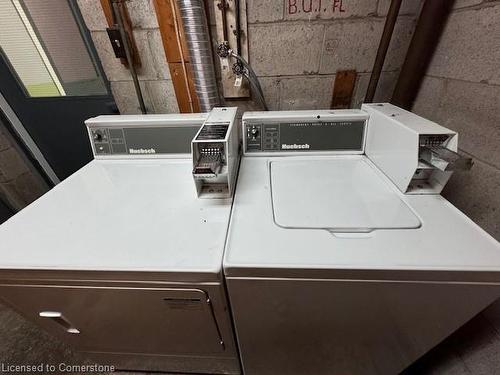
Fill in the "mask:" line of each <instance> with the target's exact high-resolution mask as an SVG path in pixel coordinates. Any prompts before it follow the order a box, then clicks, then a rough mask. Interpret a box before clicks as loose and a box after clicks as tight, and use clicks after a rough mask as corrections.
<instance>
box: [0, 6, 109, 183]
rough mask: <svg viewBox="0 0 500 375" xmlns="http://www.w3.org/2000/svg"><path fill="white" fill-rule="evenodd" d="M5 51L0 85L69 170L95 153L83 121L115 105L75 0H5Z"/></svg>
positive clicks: (1, 43) (1, 16)
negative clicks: (91, 147)
mask: <svg viewBox="0 0 500 375" xmlns="http://www.w3.org/2000/svg"><path fill="white" fill-rule="evenodd" d="M0 52H1V57H0V93H1V94H2V96H3V97H4V98H5V101H6V102H7V103H8V105H9V106H10V107H11V109H12V110H13V111H14V112H15V114H16V115H17V117H18V118H19V120H20V121H21V123H22V125H23V126H24V128H25V129H26V130H27V132H28V133H29V135H30V136H31V138H32V139H33V141H34V142H35V143H36V145H37V146H38V148H39V149H40V150H41V152H42V154H43V156H44V157H45V159H46V160H47V161H48V163H49V164H50V166H51V167H52V169H53V170H54V171H55V173H56V174H57V176H58V177H59V179H64V178H66V177H67V176H69V175H70V174H72V173H73V172H75V171H76V170H78V169H79V168H80V167H82V166H83V165H85V164H86V163H87V162H89V161H90V160H91V158H92V153H91V149H90V146H89V142H88V138H87V133H86V130H85V125H84V121H85V120H86V119H87V118H89V117H92V116H96V115H100V114H111V113H116V112H117V110H116V105H115V103H114V100H113V98H112V96H111V94H110V90H109V85H108V82H107V81H106V79H105V77H104V74H103V73H102V67H101V66H100V63H99V61H98V59H97V58H96V53H95V50H94V47H93V45H92V42H91V39H90V34H89V32H88V30H87V29H86V27H85V25H84V23H83V20H82V17H81V14H80V13H79V10H78V6H77V4H76V0H43V1H40V0H1V1H0Z"/></svg>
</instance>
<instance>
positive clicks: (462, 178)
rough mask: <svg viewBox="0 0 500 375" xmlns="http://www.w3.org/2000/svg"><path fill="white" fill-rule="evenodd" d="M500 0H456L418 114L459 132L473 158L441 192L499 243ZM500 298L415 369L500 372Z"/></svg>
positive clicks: (422, 91)
mask: <svg viewBox="0 0 500 375" xmlns="http://www.w3.org/2000/svg"><path fill="white" fill-rule="evenodd" d="M499 61H500V1H486V0H457V1H456V2H455V8H454V10H453V12H452V14H451V16H450V19H449V20H448V23H447V26H446V28H445V31H444V34H443V37H442V38H441V40H440V42H439V45H438V47H437V51H436V53H435V55H434V56H433V59H432V62H431V64H430V67H429V70H428V72H427V75H426V77H425V79H424V82H423V85H422V87H421V89H420V92H419V94H418V97H417V100H416V102H415V105H414V107H413V111H414V112H416V113H418V114H420V115H422V116H424V117H427V118H430V119H432V120H433V121H436V122H438V123H440V124H442V125H444V126H446V127H448V128H451V129H453V130H456V131H457V132H459V141H458V143H459V148H460V151H461V152H463V153H464V154H467V155H470V156H471V157H472V158H473V159H474V162H475V165H474V166H473V167H472V170H471V171H469V172H463V173H455V174H454V175H453V177H452V178H451V180H450V182H449V183H448V185H447V186H446V188H445V190H444V191H443V195H444V196H445V197H446V198H447V199H449V200H450V201H451V202H452V203H453V204H455V205H456V206H457V207H458V208H459V209H460V210H462V211H463V212H465V213H466V214H467V215H468V216H469V217H470V218H471V219H472V220H474V221H475V222H476V223H477V224H479V225H480V226H481V227H482V228H484V229H485V230H486V231H487V232H489V233H490V234H491V235H492V236H493V237H495V238H496V239H497V240H499V241H500V64H499ZM499 353H500V300H498V301H497V302H496V303H494V304H493V305H492V306H491V307H489V308H488V309H487V310H485V311H484V312H483V313H482V314H481V315H479V316H478V317H476V318H475V319H473V320H472V321H471V322H470V323H469V324H468V325H466V326H465V327H464V328H462V329H461V330H459V331H458V332H457V334H455V335H453V336H452V337H451V338H450V339H448V340H446V341H445V343H444V344H442V345H441V346H440V347H438V348H437V349H436V350H433V351H432V352H431V353H430V354H429V356H427V357H426V358H424V359H423V360H422V361H421V362H420V363H419V364H418V366H417V367H416V368H415V373H432V374H434V373H435V374H485V375H486V374H498V373H500V354H499Z"/></svg>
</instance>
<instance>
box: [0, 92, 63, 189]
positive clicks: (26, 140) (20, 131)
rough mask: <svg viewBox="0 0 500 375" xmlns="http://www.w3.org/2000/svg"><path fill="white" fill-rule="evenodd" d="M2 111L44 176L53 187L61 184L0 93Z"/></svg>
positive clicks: (0, 108)
mask: <svg viewBox="0 0 500 375" xmlns="http://www.w3.org/2000/svg"><path fill="white" fill-rule="evenodd" d="M0 110H1V111H2V113H3V114H4V116H5V118H6V119H7V121H8V124H6V125H7V126H8V125H10V127H11V128H12V130H13V131H14V133H15V134H16V135H17V136H18V137H19V139H20V140H21V141H22V142H23V144H24V146H25V147H26V149H27V150H28V151H29V153H30V154H31V157H32V158H33V159H34V160H36V161H37V163H38V165H39V166H40V168H41V170H42V171H43V172H44V174H45V175H46V176H47V178H48V179H49V181H50V182H51V183H52V184H53V185H57V184H58V183H59V182H61V180H60V179H59V177H57V175H56V173H55V172H54V170H53V169H52V167H51V166H50V164H49V162H48V161H47V159H45V156H43V154H42V152H41V151H40V149H39V148H38V146H37V145H36V143H35V141H34V140H33V138H31V136H30V134H29V133H28V131H27V130H26V129H25V127H24V125H23V124H22V123H21V120H19V117H17V115H16V113H15V112H14V110H13V109H12V108H11V107H10V105H9V103H8V102H7V100H5V97H4V96H3V95H2V93H1V92H0Z"/></svg>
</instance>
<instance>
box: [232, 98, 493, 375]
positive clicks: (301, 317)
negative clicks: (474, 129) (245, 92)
mask: <svg viewBox="0 0 500 375" xmlns="http://www.w3.org/2000/svg"><path fill="white" fill-rule="evenodd" d="M242 125H243V130H242V131H243V139H244V157H243V158H242V162H241V166H240V174H239V179H238V186H237V189H236V194H235V199H234V204H233V210H232V218H231V222H230V227H229V232H228V239H227V243H226V252H225V255H224V273H225V275H226V282H227V287H228V294H229V299H230V303H231V308H232V313H233V319H234V324H235V329H236V335H237V341H238V345H239V349H240V354H241V360H242V366H243V371H244V373H245V374H246V375H267V374H269V375H275V374H287V375H299V374H301V375H305V374H314V375H326V374H383V375H386V374H397V373H399V372H400V371H401V370H403V369H404V368H406V367H407V366H408V365H410V364H411V363H412V362H413V361H415V360H416V359H417V358H418V357H420V356H421V355H422V354H424V353H425V352H426V351H428V350H429V349H431V348H432V347H433V346H435V345H436V344H438V343H439V342H440V341H441V340H443V339H444V338H445V337H447V336H448V335H449V334H451V333H452V332H453V331H455V330H456V329H457V328H459V327H460V326H461V325H463V324H464V323H465V322H466V321H468V320H469V319H471V318H472V317H473V316H474V315H476V314H477V313H478V312H480V311H481V310H482V309H484V308H485V307H486V306H488V305H489V304H490V303H491V302H493V301H494V300H495V299H497V298H498V297H499V296H500V245H499V243H498V242H497V241H496V240H494V239H493V238H492V237H491V236H489V235H488V234H487V233H485V232H484V231H483V230H482V229H481V228H479V227H478V226H477V225H476V224H474V223H473V222H472V221H471V220H470V219H469V218H467V217H466V216H465V215H464V214H463V213H462V212H460V211H459V210H458V209H456V208H455V207H454V206H453V205H452V204H451V203H449V202H448V201H447V200H446V199H444V198H443V197H442V196H441V195H439V192H440V191H441V189H442V187H443V186H444V185H445V184H446V182H447V180H448V178H449V177H450V175H451V173H452V170H453V169H455V168H457V167H460V166H467V165H468V164H470V161H469V160H463V159H460V158H458V157H457V155H456V154H455V153H454V151H456V147H457V134H456V133H454V132H453V131H451V130H449V129H446V128H443V127H441V126H439V125H437V124H435V123H432V122H430V121H427V120H425V119H423V118H421V117H418V116H416V115H414V114H412V113H410V112H407V111H404V110H402V109H399V108H397V107H394V106H392V105H390V104H374V105H364V106H363V110H339V111H336V110H333V111H295V112H253V113H245V114H244V116H243V124H242ZM446 153H448V155H445V154H446Z"/></svg>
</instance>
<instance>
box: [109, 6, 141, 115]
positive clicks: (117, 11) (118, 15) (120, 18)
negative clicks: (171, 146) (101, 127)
mask: <svg viewBox="0 0 500 375" xmlns="http://www.w3.org/2000/svg"><path fill="white" fill-rule="evenodd" d="M122 6H123V3H122V2H121V1H120V0H113V14H114V17H115V20H116V22H117V24H118V29H119V30H120V36H121V38H122V43H123V48H124V49H125V56H126V58H127V62H128V68H129V69H130V75H131V76H132V80H133V81H134V88H135V92H136V94H137V100H138V101H139V106H140V107H141V112H142V113H143V114H145V113H147V111H146V105H145V104H144V98H143V96H142V90H141V85H140V84H139V79H138V78H137V72H136V70H135V66H134V60H133V58H132V52H131V51H130V44H129V40H128V35H127V33H126V32H125V27H124V26H123V14H122V9H121V7H122Z"/></svg>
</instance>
